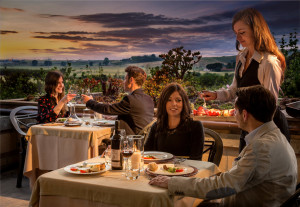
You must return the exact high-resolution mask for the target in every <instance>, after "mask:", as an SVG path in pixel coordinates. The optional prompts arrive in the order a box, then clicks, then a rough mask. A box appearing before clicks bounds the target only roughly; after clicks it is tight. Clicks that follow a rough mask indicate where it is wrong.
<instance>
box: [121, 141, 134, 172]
mask: <svg viewBox="0 0 300 207" xmlns="http://www.w3.org/2000/svg"><path fill="white" fill-rule="evenodd" d="M133 143H134V142H133V139H128V138H127V137H123V139H121V153H122V155H123V161H124V168H125V175H126V173H127V169H129V166H128V164H129V163H128V158H129V157H130V156H131V155H132V154H133Z"/></svg>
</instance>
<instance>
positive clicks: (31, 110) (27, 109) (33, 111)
mask: <svg viewBox="0 0 300 207" xmlns="http://www.w3.org/2000/svg"><path fill="white" fill-rule="evenodd" d="M37 116H38V107H37V106H20V107H17V108H15V109H13V110H12V111H11V112H10V121H11V123H12V125H13V126H14V128H15V129H16V131H17V132H18V133H19V134H20V135H21V139H20V161H19V169H18V177H17V185H16V187H17V188H20V187H22V178H23V169H24V162H25V156H26V145H27V141H26V139H25V136H26V133H27V130H28V129H29V128H30V127H31V126H32V125H35V124H37V119H36V118H37Z"/></svg>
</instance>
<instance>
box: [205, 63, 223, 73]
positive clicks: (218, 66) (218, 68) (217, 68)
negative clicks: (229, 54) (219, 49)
mask: <svg viewBox="0 0 300 207" xmlns="http://www.w3.org/2000/svg"><path fill="white" fill-rule="evenodd" d="M206 68H207V69H209V70H212V71H215V72H221V70H222V68H223V64H222V63H212V64H207V65H206Z"/></svg>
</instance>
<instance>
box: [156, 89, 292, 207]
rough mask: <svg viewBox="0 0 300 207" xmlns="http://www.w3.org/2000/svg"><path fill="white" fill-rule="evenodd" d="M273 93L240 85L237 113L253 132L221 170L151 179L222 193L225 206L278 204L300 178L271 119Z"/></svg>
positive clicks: (178, 188)
mask: <svg viewBox="0 0 300 207" xmlns="http://www.w3.org/2000/svg"><path fill="white" fill-rule="evenodd" d="M275 108H276V100H275V98H274V96H273V95H272V94H271V93H270V92H269V91H268V90H267V89H265V88H264V87H263V86H260V85H257V86H252V87H247V88H241V89H240V90H238V91H237V98H236V102H235V112H236V114H235V117H236V121H237V124H238V126H239V127H240V128H241V129H243V130H245V131H247V132H249V134H248V135H247V136H246V137H245V140H246V147H245V148H244V149H243V150H242V152H241V153H240V154H239V157H238V158H237V159H236V163H235V165H234V166H233V167H232V168H231V169H230V170H229V171H227V172H224V173H221V174H220V175H219V176H213V177H209V178H184V177H176V176H175V177H172V178H170V177H166V176H159V177H156V178H154V179H152V180H151V181H150V184H151V185H157V186H160V187H164V188H168V190H169V192H170V193H171V194H175V195H177V194H178V195H185V196H191V197H198V198H202V199H217V198H223V199H222V203H221V204H222V206H239V207H240V206H280V204H281V203H283V202H284V201H285V200H286V199H287V198H288V197H289V196H291V195H292V194H293V193H294V191H295V189H296V183H297V160H296V156H295V152H294V150H293V148H292V147H291V145H290V144H289V143H288V141H287V140H286V138H285V136H284V135H283V134H282V133H281V132H280V130H279V128H278V127H277V126H276V125H275V124H274V122H273V121H272V118H273V114H274V111H275Z"/></svg>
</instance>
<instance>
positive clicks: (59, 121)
mask: <svg viewBox="0 0 300 207" xmlns="http://www.w3.org/2000/svg"><path fill="white" fill-rule="evenodd" d="M67 119H68V118H57V119H56V120H55V122H56V123H64V122H65V121H67Z"/></svg>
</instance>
